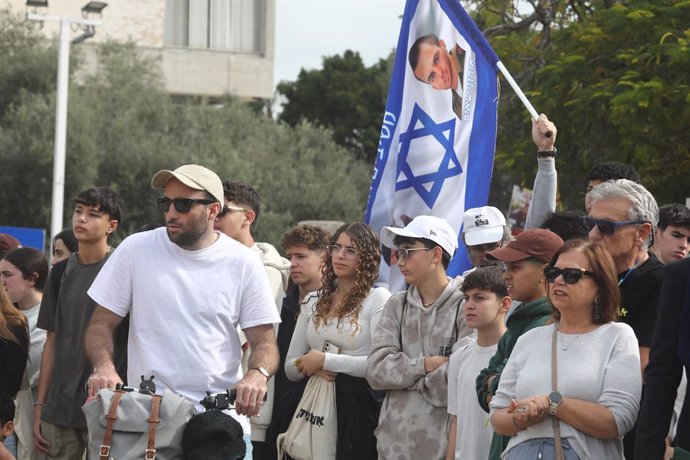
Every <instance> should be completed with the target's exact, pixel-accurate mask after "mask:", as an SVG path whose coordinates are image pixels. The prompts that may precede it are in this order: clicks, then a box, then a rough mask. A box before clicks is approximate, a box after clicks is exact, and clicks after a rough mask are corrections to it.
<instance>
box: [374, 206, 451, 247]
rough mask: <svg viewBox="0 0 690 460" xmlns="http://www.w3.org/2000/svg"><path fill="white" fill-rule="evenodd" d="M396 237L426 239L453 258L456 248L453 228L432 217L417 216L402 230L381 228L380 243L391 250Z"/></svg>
mask: <svg viewBox="0 0 690 460" xmlns="http://www.w3.org/2000/svg"><path fill="white" fill-rule="evenodd" d="M396 236H404V237H407V238H426V239H427V240H431V241H433V242H434V243H436V244H438V245H439V246H441V248H442V249H443V250H444V251H446V252H447V253H448V254H450V255H451V256H453V254H455V250H456V249H457V248H458V235H457V233H455V230H453V227H451V226H450V224H449V223H448V222H447V221H446V220H445V219H441V218H439V217H434V216H417V217H415V218H414V219H412V221H411V222H410V223H409V224H407V225H406V226H405V227H403V228H399V227H383V229H382V230H381V242H382V243H383V244H384V245H385V246H388V247H389V248H392V247H394V246H395V244H394V243H393V240H394V239H395V237H396Z"/></svg>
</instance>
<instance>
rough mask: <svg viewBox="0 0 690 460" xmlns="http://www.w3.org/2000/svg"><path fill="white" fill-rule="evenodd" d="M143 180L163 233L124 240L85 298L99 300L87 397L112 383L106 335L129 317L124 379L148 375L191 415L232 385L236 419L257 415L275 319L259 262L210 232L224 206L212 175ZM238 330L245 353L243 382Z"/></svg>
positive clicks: (270, 363)
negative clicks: (153, 196)
mask: <svg viewBox="0 0 690 460" xmlns="http://www.w3.org/2000/svg"><path fill="white" fill-rule="evenodd" d="M151 183H152V185H153V187H154V188H157V189H164V195H163V196H162V197H161V198H158V207H159V209H160V210H161V211H162V212H164V213H165V222H166V225H165V228H158V229H156V230H152V231H148V232H142V233H137V234H134V235H132V236H130V237H128V238H127V239H125V240H124V241H123V242H122V244H121V245H120V246H119V247H118V248H117V249H116V250H115V251H114V252H113V254H112V256H111V257H110V259H109V260H108V262H107V263H106V264H105V266H104V267H103V269H102V270H101V272H100V273H99V275H98V277H97V278H96V280H95V281H94V283H93V285H92V286H91V288H90V289H89V291H88V294H89V296H91V298H93V299H94V300H95V301H96V302H97V303H98V306H97V307H96V311H95V313H94V315H93V318H92V320H91V323H90V325H89V328H88V330H87V332H86V351H87V353H88V355H89V358H90V360H91V362H92V364H93V366H94V372H93V374H92V375H91V377H90V378H89V381H88V389H89V394H90V395H95V394H96V393H97V392H98V390H99V389H102V388H114V387H115V385H116V384H117V383H120V378H119V377H118V376H117V373H116V372H115V370H114V367H113V362H112V349H113V340H112V332H113V330H114V328H115V327H116V326H117V324H119V322H120V321H121V320H122V318H123V317H124V316H125V315H126V314H127V313H128V312H129V313H131V323H130V332H129V344H128V359H129V361H128V381H129V382H132V383H134V382H138V381H139V380H140V376H141V375H146V376H148V375H151V374H153V375H154V376H155V383H156V385H157V390H158V392H159V393H160V392H161V391H162V390H163V389H166V388H169V389H171V390H173V391H175V392H176V393H179V394H181V395H182V396H184V397H186V398H187V399H189V400H190V401H192V402H194V403H195V404H197V407H198V408H200V405H199V401H200V400H201V399H202V398H203V397H204V396H205V394H206V393H205V392H206V391H207V390H208V391H213V392H217V391H223V390H225V389H227V388H229V387H232V386H235V388H236V389H237V400H236V402H235V408H236V412H237V414H239V415H247V416H256V415H257V414H258V413H259V410H260V409H261V406H262V404H263V397H264V394H265V393H266V382H267V380H268V379H269V378H270V377H271V375H273V373H275V371H276V369H277V367H278V360H279V358H278V347H277V345H276V340H275V335H274V333H273V324H274V323H279V322H280V317H279V316H278V313H277V311H276V307H275V304H274V302H273V299H272V297H271V294H270V288H269V286H268V280H267V278H266V274H265V272H264V268H263V265H262V264H261V261H260V259H259V257H258V256H257V254H256V253H255V252H254V251H252V249H251V248H248V247H246V246H244V245H243V244H241V243H238V242H236V241H234V240H233V239H231V238H229V237H227V236H226V235H223V234H222V233H219V232H216V231H214V230H213V222H214V220H215V218H216V216H217V215H218V213H219V212H220V210H221V207H222V204H221V203H223V186H222V183H221V181H220V178H218V176H217V175H216V174H215V173H213V172H212V171H210V170H208V169H206V168H204V167H202V166H198V165H184V166H180V167H179V168H177V169H176V170H174V171H168V170H162V171H159V172H158V173H156V175H155V176H154V177H153V180H152V182H151ZM171 205H172V206H171ZM238 324H239V326H240V328H241V329H242V330H243V331H244V333H245V335H246V336H247V339H248V341H249V344H250V346H251V349H252V354H251V356H250V358H249V371H248V372H247V373H246V374H245V375H244V377H242V371H241V369H240V359H241V356H242V350H241V348H240V339H239V337H238V332H237V325H238ZM245 427H246V425H245Z"/></svg>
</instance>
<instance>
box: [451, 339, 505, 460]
mask: <svg viewBox="0 0 690 460" xmlns="http://www.w3.org/2000/svg"><path fill="white" fill-rule="evenodd" d="M497 345H498V344H494V345H491V346H489V347H482V346H479V345H478V344H477V342H476V341H472V342H470V343H469V344H468V345H465V346H464V347H462V348H459V349H458V350H456V351H454V352H453V354H452V355H451V356H450V364H449V365H448V413H449V414H451V415H455V416H457V418H458V420H457V432H456V437H455V458H456V460H459V459H463V460H465V459H468V460H472V459H480V458H481V459H483V458H488V457H489V447H491V438H492V436H493V434H494V430H493V427H492V426H491V423H489V414H487V413H486V412H484V409H482V408H481V406H480V405H479V402H478V401H477V390H476V386H475V382H476V380H477V376H478V375H479V373H480V372H481V370H482V369H484V368H485V367H486V366H488V364H489V360H490V359H491V357H492V356H493V355H494V354H496V348H497Z"/></svg>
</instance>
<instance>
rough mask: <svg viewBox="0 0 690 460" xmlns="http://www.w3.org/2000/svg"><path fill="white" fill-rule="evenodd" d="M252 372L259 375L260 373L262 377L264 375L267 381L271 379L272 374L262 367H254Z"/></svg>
mask: <svg viewBox="0 0 690 460" xmlns="http://www.w3.org/2000/svg"><path fill="white" fill-rule="evenodd" d="M252 370H255V371H259V373H260V374H261V375H263V376H264V377H266V379H270V378H271V374H270V373H269V372H268V371H267V370H266V369H265V368H263V367H261V366H259V367H252Z"/></svg>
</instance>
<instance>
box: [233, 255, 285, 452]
mask: <svg viewBox="0 0 690 460" xmlns="http://www.w3.org/2000/svg"><path fill="white" fill-rule="evenodd" d="M252 249H254V251H256V253H257V254H258V255H259V257H261V262H263V264H264V268H265V269H266V275H267V276H268V282H269V284H270V285H271V294H272V295H273V298H274V299H275V302H276V308H277V309H278V313H280V308H281V306H282V304H283V297H285V291H286V290H287V285H288V279H289V277H290V261H289V260H287V259H285V258H283V257H281V256H280V254H279V253H278V251H277V250H276V248H275V247H273V245H271V244H269V243H254V246H252ZM274 329H275V331H276V333H277V330H278V325H277V324H276V325H274ZM248 358H249V350H247V352H245V353H244V356H243V359H242V368H243V370H244V371H245V372H246V368H247V360H248ZM272 412H273V379H270V380H269V381H268V396H267V398H266V402H265V403H264V405H263V407H262V408H261V413H260V414H259V415H258V416H257V417H252V418H250V419H249V421H250V423H251V425H252V441H258V442H261V441H264V440H265V439H266V430H267V429H268V425H269V424H270V423H271V414H272Z"/></svg>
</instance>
